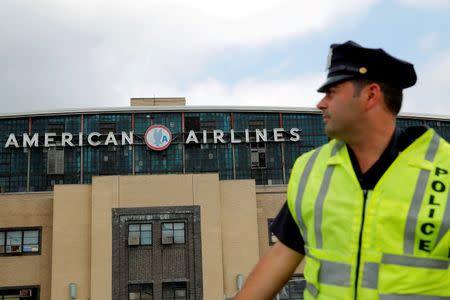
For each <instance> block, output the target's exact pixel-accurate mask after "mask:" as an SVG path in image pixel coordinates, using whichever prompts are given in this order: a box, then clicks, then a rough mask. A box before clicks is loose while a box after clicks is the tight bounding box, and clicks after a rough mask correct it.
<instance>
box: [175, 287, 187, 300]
mask: <svg viewBox="0 0 450 300" xmlns="http://www.w3.org/2000/svg"><path fill="white" fill-rule="evenodd" d="M175 299H186V290H185V289H176V290H175Z"/></svg>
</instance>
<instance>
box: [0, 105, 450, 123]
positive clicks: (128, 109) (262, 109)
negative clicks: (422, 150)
mask: <svg viewBox="0 0 450 300" xmlns="http://www.w3.org/2000/svg"><path fill="white" fill-rule="evenodd" d="M132 112H255V113H256V112H275V113H279V112H282V113H314V114H320V113H321V112H320V110H318V109H316V108H312V107H286V106H219V105H214V106H212V105H211V106H125V107H101V108H86V109H81V108H74V109H65V110H53V111H36V112H21V113H8V114H0V119H9V118H23V117H40V116H64V115H77V114H112V113H132ZM399 117H400V118H417V119H433V120H442V121H450V115H435V114H418V113H400V114H399Z"/></svg>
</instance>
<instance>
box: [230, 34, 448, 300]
mask: <svg viewBox="0 0 450 300" xmlns="http://www.w3.org/2000/svg"><path fill="white" fill-rule="evenodd" d="M415 83H416V73H415V71H414V67H413V65H412V64H410V63H408V62H406V61H402V60H400V59H397V58H395V57H393V56H391V55H389V54H388V53H386V52H385V51H384V50H382V49H371V48H365V47H362V46H360V45H358V44H356V43H354V42H352V41H348V42H346V43H343V44H333V45H331V47H330V54H329V57H328V76H327V80H326V81H325V83H324V84H323V85H322V86H321V87H320V88H319V89H318V91H319V92H321V93H324V97H323V98H322V100H320V102H319V103H318V104H317V108H319V109H320V110H321V111H322V114H323V122H324V123H325V131H326V133H327V135H328V136H329V137H330V142H329V143H328V144H326V145H323V146H322V147H320V148H317V149H315V150H312V151H310V152H308V153H305V154H303V155H301V156H300V157H299V158H298V159H297V161H296V162H295V165H294V167H293V169H292V174H291V177H290V181H289V185H288V191H287V202H286V204H285V205H284V206H283V208H282V209H281V211H280V212H279V214H278V216H277V218H276V220H275V222H274V223H273V226H272V228H271V230H272V231H273V232H274V234H275V235H276V236H277V237H278V239H279V242H277V243H276V244H275V245H274V246H273V247H272V248H271V249H270V251H269V252H268V253H267V254H266V255H265V256H264V257H263V258H262V259H261V261H260V262H259V263H258V264H257V266H256V267H255V269H254V270H253V272H252V274H251V275H250V276H249V278H248V279H247V281H246V283H245V285H244V287H243V289H242V290H241V291H240V292H239V293H238V295H237V296H236V298H235V299H236V300H242V299H246V300H251V299H255V300H262V299H273V297H275V295H276V293H277V291H279V290H280V289H281V288H282V287H283V285H284V284H285V283H286V282H287V281H288V280H289V278H290V277H291V276H292V273H293V272H294V271H295V269H296V267H297V266H298V264H299V263H300V262H301V261H302V259H305V260H306V261H305V263H306V264H305V269H304V276H305V279H306V281H307V285H306V289H305V291H304V297H305V299H364V300H367V299H368V300H370V299H382V300H390V299H392V300H403V299H413V300H415V299H424V300H435V299H436V300H437V299H450V268H449V257H450V200H449V198H450V193H449V190H450V187H449V184H450V145H449V143H447V142H446V141H445V140H444V139H442V138H441V137H440V136H439V135H438V134H437V133H436V132H435V131H434V130H433V129H429V128H426V127H410V128H407V129H406V130H403V131H401V130H399V129H398V128H396V116H397V114H398V112H399V111H400V107H401V103H402V98H403V95H402V91H403V89H405V88H408V87H411V86H413V85H414V84H415ZM424 100H426V99H424Z"/></svg>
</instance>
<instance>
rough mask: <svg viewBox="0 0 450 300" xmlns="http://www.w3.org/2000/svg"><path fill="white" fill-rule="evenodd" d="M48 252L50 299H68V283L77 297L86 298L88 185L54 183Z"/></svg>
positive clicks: (88, 274) (88, 227)
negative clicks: (74, 289)
mask: <svg viewBox="0 0 450 300" xmlns="http://www.w3.org/2000/svg"><path fill="white" fill-rule="evenodd" d="M52 253H53V262H52V287H51V299H69V298H68V295H69V293H68V286H69V283H75V284H76V285H77V295H78V299H88V298H89V296H90V292H91V291H90V284H91V282H90V278H91V268H90V264H91V260H90V258H91V186H90V185H59V186H55V192H54V201H53V251H52ZM42 299H47V298H42Z"/></svg>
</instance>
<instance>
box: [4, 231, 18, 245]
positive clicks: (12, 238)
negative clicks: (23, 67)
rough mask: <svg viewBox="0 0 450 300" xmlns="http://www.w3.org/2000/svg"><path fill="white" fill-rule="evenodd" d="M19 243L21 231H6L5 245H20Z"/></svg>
mask: <svg viewBox="0 0 450 300" xmlns="http://www.w3.org/2000/svg"><path fill="white" fill-rule="evenodd" d="M21 244H22V231H9V232H7V238H6V245H21Z"/></svg>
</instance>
